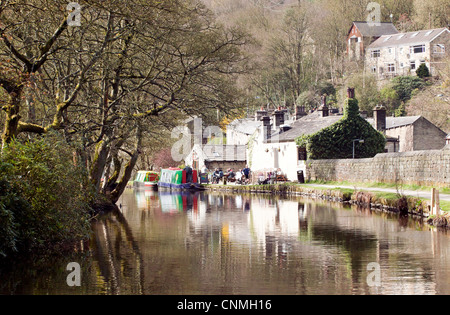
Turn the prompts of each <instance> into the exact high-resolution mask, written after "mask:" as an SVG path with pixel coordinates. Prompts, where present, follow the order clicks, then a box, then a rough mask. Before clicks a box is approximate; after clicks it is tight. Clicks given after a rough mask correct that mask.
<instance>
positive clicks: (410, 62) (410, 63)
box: [409, 60, 417, 70]
mask: <svg viewBox="0 0 450 315" xmlns="http://www.w3.org/2000/svg"><path fill="white" fill-rule="evenodd" d="M413 66H414V68H413ZM409 68H410V69H411V70H416V69H417V67H416V61H415V60H410V61H409Z"/></svg>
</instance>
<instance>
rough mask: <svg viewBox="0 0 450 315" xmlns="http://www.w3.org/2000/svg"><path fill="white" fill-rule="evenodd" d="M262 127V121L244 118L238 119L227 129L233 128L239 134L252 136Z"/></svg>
mask: <svg viewBox="0 0 450 315" xmlns="http://www.w3.org/2000/svg"><path fill="white" fill-rule="evenodd" d="M260 126H261V122H260V121H256V120H255V119H250V118H244V119H236V120H234V121H233V122H231V123H230V124H229V125H228V126H227V128H232V129H234V130H235V131H237V132H240V133H243V134H246V135H252V134H254V133H255V131H256V129H258V128H259V127H260Z"/></svg>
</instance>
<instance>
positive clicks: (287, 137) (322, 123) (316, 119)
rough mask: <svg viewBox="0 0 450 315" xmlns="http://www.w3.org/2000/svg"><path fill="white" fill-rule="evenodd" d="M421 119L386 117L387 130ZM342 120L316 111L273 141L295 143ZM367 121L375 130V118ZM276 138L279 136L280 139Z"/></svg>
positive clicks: (295, 123) (274, 137)
mask: <svg viewBox="0 0 450 315" xmlns="http://www.w3.org/2000/svg"><path fill="white" fill-rule="evenodd" d="M421 117H422V116H406V117H386V129H392V128H397V127H403V126H408V125H412V124H414V123H415V122H416V121H417V120H419V119H420V118H421ZM341 118H342V116H341V115H338V116H328V117H321V116H320V113H319V112H317V111H316V112H314V113H312V114H310V115H308V116H305V117H302V118H301V119H299V120H297V121H295V122H294V123H293V124H292V125H291V127H292V129H290V130H288V131H286V132H282V133H277V134H272V140H275V141H277V140H278V141H279V142H290V141H294V140H295V139H297V138H298V137H300V136H303V135H310V134H313V133H316V132H318V131H320V130H322V129H324V128H327V127H329V126H331V125H333V124H334V123H336V122H338V121H339V120H340V119H341ZM366 120H367V122H369V123H370V124H371V125H372V126H374V128H375V121H374V119H373V118H367V119H366ZM276 136H278V139H277V138H276Z"/></svg>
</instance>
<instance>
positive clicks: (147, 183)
mask: <svg viewBox="0 0 450 315" xmlns="http://www.w3.org/2000/svg"><path fill="white" fill-rule="evenodd" d="M158 181H159V173H158V172H154V171H139V172H137V174H136V178H135V180H134V181H133V188H136V189H142V188H143V189H153V190H158Z"/></svg>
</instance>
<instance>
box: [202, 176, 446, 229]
mask: <svg viewBox="0 0 450 315" xmlns="http://www.w3.org/2000/svg"><path fill="white" fill-rule="evenodd" d="M206 187H207V189H208V190H211V191H225V192H235V193H264V194H280V195H297V196H304V197H310V198H316V199H324V200H330V201H334V202H341V203H348V204H355V205H358V206H361V207H364V208H370V209H374V210H378V211H387V212H395V213H400V214H404V215H406V214H408V215H412V216H416V217H421V218H424V219H426V221H427V223H428V224H430V225H433V226H438V227H445V228H450V216H449V215H448V211H441V213H440V214H439V215H436V214H433V213H432V212H431V201H430V200H429V199H427V196H429V194H430V193H427V192H424V191H416V190H414V191H412V190H398V189H395V188H371V187H356V186H353V187H352V186H347V185H337V184H336V185H325V184H298V183H282V184H273V185H206ZM440 197H441V200H442V204H443V205H445V207H441V210H447V209H446V208H447V207H448V206H449V205H450V195H449V194H441V196H440Z"/></svg>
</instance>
